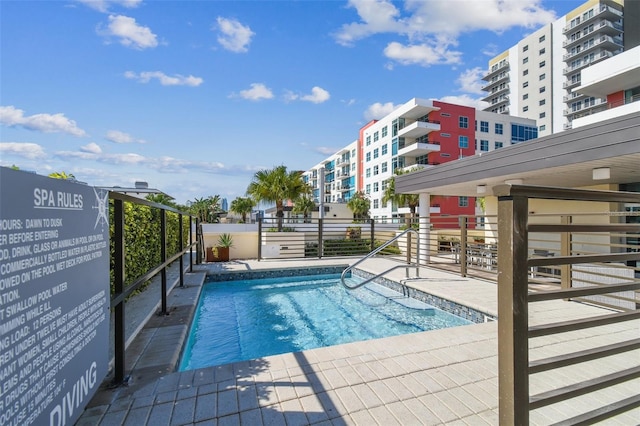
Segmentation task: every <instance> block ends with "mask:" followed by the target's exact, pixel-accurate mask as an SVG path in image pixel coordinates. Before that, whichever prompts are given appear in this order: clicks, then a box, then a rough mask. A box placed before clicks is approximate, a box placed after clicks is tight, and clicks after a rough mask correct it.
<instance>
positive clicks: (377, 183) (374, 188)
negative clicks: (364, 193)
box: [373, 182, 380, 192]
mask: <svg viewBox="0 0 640 426" xmlns="http://www.w3.org/2000/svg"><path fill="white" fill-rule="evenodd" d="M378 191H380V183H379V182H373V192H378Z"/></svg>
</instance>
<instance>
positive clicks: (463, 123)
mask: <svg viewBox="0 0 640 426" xmlns="http://www.w3.org/2000/svg"><path fill="white" fill-rule="evenodd" d="M458 125H459V126H460V128H461V129H468V128H469V117H465V116H463V115H461V116H460V120H458Z"/></svg>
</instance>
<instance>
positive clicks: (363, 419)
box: [349, 410, 377, 426]
mask: <svg viewBox="0 0 640 426" xmlns="http://www.w3.org/2000/svg"><path fill="white" fill-rule="evenodd" d="M349 417H350V419H351V421H353V423H354V424H355V425H358V426H371V425H374V424H377V422H376V421H375V420H374V418H373V416H372V415H371V414H370V413H369V412H368V411H366V410H363V411H358V412H357V413H351V414H349Z"/></svg>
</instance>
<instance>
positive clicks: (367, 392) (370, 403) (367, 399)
mask: <svg viewBox="0 0 640 426" xmlns="http://www.w3.org/2000/svg"><path fill="white" fill-rule="evenodd" d="M351 389H353V392H354V393H355V394H356V395H357V396H358V398H359V399H360V400H361V401H362V403H363V404H364V408H365V409H367V408H371V407H377V406H378V405H382V400H381V399H380V398H379V397H378V395H377V394H376V393H375V391H374V390H373V389H371V388H370V387H369V386H368V385H366V384H364V383H363V384H359V385H355V386H352V387H351Z"/></svg>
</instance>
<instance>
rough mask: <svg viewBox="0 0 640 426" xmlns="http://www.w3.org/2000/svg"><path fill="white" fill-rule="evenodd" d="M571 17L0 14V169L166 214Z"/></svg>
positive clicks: (38, 10) (531, 1) (125, 3)
mask: <svg viewBox="0 0 640 426" xmlns="http://www.w3.org/2000/svg"><path fill="white" fill-rule="evenodd" d="M582 3H583V2H581V1H570V0H564V1H540V0H519V1H502V0H500V1H499V0H440V1H425V0H423V1H415V0H411V1H405V2H388V1H373V0H355V1H337V0H336V1H287V0H281V1H205V0H201V1H161V0H149V1H140V0H115V1H98V0H96V1H89V0H82V1H73V0H69V1H58V0H53V1H30V0H17V1H6V0H1V1H0V43H1V44H0V48H1V49H0V52H1V53H0V55H1V56H0V71H1V72H0V165H3V166H11V165H17V166H18V167H20V168H21V169H24V170H30V171H35V172H37V173H39V174H49V173H50V172H52V171H65V172H68V173H73V174H74V175H75V176H76V178H77V179H79V180H81V181H84V182H87V183H89V184H90V185H96V186H115V185H117V186H123V187H127V186H133V184H134V182H135V181H139V180H142V181H146V182H148V183H149V185H150V187H153V188H158V189H160V190H162V191H164V192H166V193H168V194H170V195H172V196H173V197H175V198H176V200H177V201H178V202H180V203H185V202H187V201H188V200H193V199H195V198H196V197H197V198H199V197H206V196H209V195H220V196H221V197H223V198H227V199H228V200H229V202H230V201H231V200H233V199H234V198H235V197H238V196H244V195H245V190H246V188H247V185H248V184H249V182H250V181H251V179H252V177H253V174H254V173H255V172H256V171H257V170H260V169H271V168H273V167H274V166H278V165H285V166H287V168H288V169H289V170H306V169H309V168H310V167H312V166H313V165H315V164H317V163H318V162H320V161H322V160H323V159H324V158H326V156H328V155H330V154H331V153H333V152H335V151H336V150H338V149H340V148H342V147H344V146H345V145H347V144H349V143H351V142H352V141H354V140H355V139H357V137H358V130H359V128H360V127H361V126H362V125H363V124H365V123H367V122H368V121H369V120H371V119H373V118H381V117H383V116H384V115H386V114H388V113H389V112H390V111H391V110H392V109H393V108H394V106H397V105H400V104H403V103H405V102H406V101H408V100H409V99H411V98H413V97H420V98H426V99H440V100H443V101H448V102H454V103H462V104H466V105H472V106H475V105H478V102H479V99H480V98H481V97H482V93H481V91H480V86H481V85H482V81H481V80H480V78H481V75H482V74H483V73H484V72H485V70H486V69H487V61H488V60H489V59H490V58H491V57H492V56H494V55H496V54H497V53H500V52H502V51H504V50H506V49H508V48H509V47H511V46H513V45H514V44H516V43H517V42H518V41H519V40H520V39H521V38H522V37H523V36H525V35H527V34H529V33H531V32H533V31H535V30H536V29H537V28H539V27H540V26H542V25H544V24H545V23H548V22H550V21H553V20H554V19H556V18H557V17H559V16H562V15H564V14H566V13H567V12H568V11H570V10H572V9H574V8H576V7H577V6H579V5H580V4H582Z"/></svg>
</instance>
